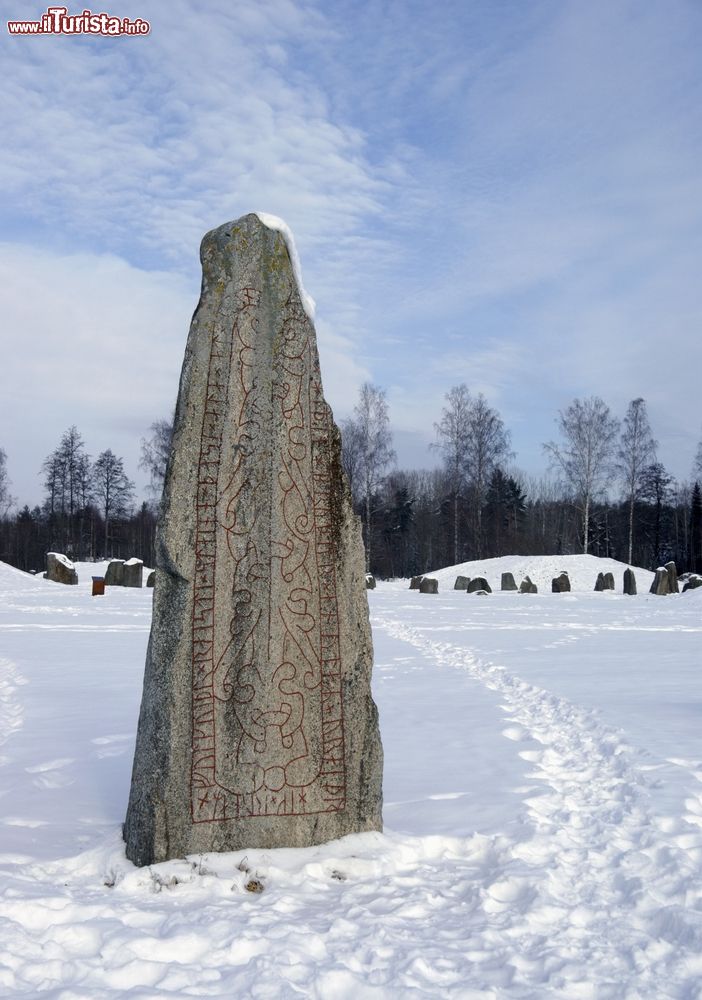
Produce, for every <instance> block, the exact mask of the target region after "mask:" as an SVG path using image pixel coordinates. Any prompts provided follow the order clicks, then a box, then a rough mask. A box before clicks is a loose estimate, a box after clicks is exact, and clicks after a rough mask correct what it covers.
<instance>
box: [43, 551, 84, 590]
mask: <svg viewBox="0 0 702 1000" xmlns="http://www.w3.org/2000/svg"><path fill="white" fill-rule="evenodd" d="M44 578H45V579H46V580H51V581H52V583H66V584H69V585H71V586H73V585H75V584H76V583H78V573H77V572H76V568H75V566H74V565H73V563H72V562H71V560H70V559H69V558H68V557H67V556H64V555H63V553H61V552H47V553H46V573H45V574H44Z"/></svg>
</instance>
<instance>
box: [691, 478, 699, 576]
mask: <svg viewBox="0 0 702 1000" xmlns="http://www.w3.org/2000/svg"><path fill="white" fill-rule="evenodd" d="M690 569H691V570H692V572H693V573H702V489H700V484H699V483H698V482H696V483H695V485H694V486H693V487H692V503H691V504H690Z"/></svg>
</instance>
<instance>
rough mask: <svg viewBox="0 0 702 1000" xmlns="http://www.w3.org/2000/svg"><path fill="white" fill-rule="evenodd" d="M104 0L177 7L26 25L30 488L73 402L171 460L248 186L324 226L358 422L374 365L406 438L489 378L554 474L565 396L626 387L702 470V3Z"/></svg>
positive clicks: (9, 418) (532, 451)
mask: <svg viewBox="0 0 702 1000" xmlns="http://www.w3.org/2000/svg"><path fill="white" fill-rule="evenodd" d="M0 7H1V8H2V18H3V22H4V21H5V20H7V19H14V18H17V17H38V16H39V15H40V14H41V13H42V11H43V10H44V9H45V8H44V7H41V6H40V5H36V6H33V5H32V4H31V3H30V2H27V0H14V2H12V3H10V2H6V0H3V2H2V4H0ZM100 9H103V8H102V7H101V8H100ZM105 9H106V10H107V12H108V13H111V14H116V15H119V16H120V17H124V16H128V17H132V18H136V17H144V18H147V19H149V21H150V22H151V34H150V35H149V36H148V37H145V38H117V39H96V38H92V37H67V36H59V37H44V38H17V37H12V38H10V37H8V36H7V35H6V34H3V36H2V48H3V51H2V58H3V71H4V72H3V77H4V93H3V98H4V99H3V102H2V108H1V109H0V117H1V118H2V135H3V143H2V148H3V151H2V153H0V186H1V188H2V190H3V193H4V194H5V198H4V199H3V203H4V207H3V210H2V230H1V232H0V275H1V280H0V296H1V297H2V301H1V302H0V310H1V311H2V315H3V320H4V321H3V324H2V329H3V333H2V337H3V351H2V357H3V363H2V366H1V367H0V447H3V448H4V449H5V451H6V452H7V455H8V471H9V474H10V477H11V479H12V481H13V485H12V491H13V493H14V494H16V495H17V496H18V498H19V499H20V501H21V502H25V501H28V502H30V503H33V502H37V501H38V500H40V498H41V481H40V477H39V476H38V471H39V468H40V466H41V462H42V460H43V459H44V458H45V456H46V455H47V454H48V453H49V452H50V451H52V450H53V448H54V447H56V445H57V443H58V440H59V438H60V435H61V433H62V432H63V431H64V430H65V429H66V428H67V427H68V426H70V425H71V424H76V425H77V426H78V428H79V429H80V430H81V431H82V433H83V436H84V438H85V440H86V444H87V446H88V450H89V452H90V453H91V454H92V455H93V457H95V456H96V455H97V454H98V453H99V452H100V451H102V450H104V449H105V448H107V447H111V448H112V449H113V450H114V451H115V452H117V453H118V454H121V455H123V456H124V458H125V461H126V465H127V468H128V471H129V472H130V474H131V475H132V476H133V477H134V478H136V479H137V481H138V482H140V483H141V482H142V481H143V476H142V475H141V474H140V473H139V472H138V470H137V460H138V454H139V440H140V438H141V437H142V436H143V435H144V434H145V433H146V431H147V428H148V426H149V424H150V423H151V422H152V421H153V420H155V419H157V418H160V417H162V416H166V415H167V414H168V413H169V411H170V409H171V408H172V405H173V402H174V399H175V393H176V390H177V380H178V375H179V371H180V365H181V361H182V355H183V349H184V345H185V339H186V336H187V330H188V325H189V321H190V317H191V315H192V312H193V309H194V307H195V305H196V302H197V296H198V292H199V279H200V275H199V263H198V247H199V242H200V239H201V237H202V235H203V234H204V233H205V232H206V231H207V230H209V229H211V228H213V227H214V226H217V225H219V224H221V223H223V222H225V221H227V220H228V219H232V218H236V217H237V216H239V215H242V214H244V213H246V212H249V211H264V212H270V213H272V214H275V215H279V216H282V217H283V218H284V219H285V220H286V221H287V222H288V224H289V225H290V226H291V228H292V229H293V232H294V233H295V237H296V241H297V245H298V250H299V253H300V257H301V260H302V267H303V274H304V280H305V285H306V287H307V289H308V290H309V292H310V293H311V294H312V295H313V297H314V298H315V299H316V301H317V330H318V335H319V342H320V356H321V361H322V372H323V378H324V382H325V387H326V391H327V395H328V397H329V399H330V402H331V403H332V406H333V408H334V411H335V414H336V416H337V419H343V417H344V416H347V415H348V414H349V413H350V411H351V409H352V407H353V404H354V402H355V399H356V395H357V392H358V387H359V385H360V384H361V383H362V382H363V381H364V380H371V381H373V382H375V383H376V384H378V385H381V386H383V387H384V388H386V390H387V392H388V399H389V403H390V412H391V419H392V423H393V426H394V429H395V435H396V447H397V451H398V453H399V460H400V464H401V465H403V466H405V467H407V466H414V467H421V466H425V467H426V466H429V465H431V464H432V463H433V462H434V461H435V458H434V456H432V454H430V452H429V450H428V444H429V443H430V442H431V441H432V440H433V436H434V435H433V424H434V422H435V421H436V420H437V419H438V418H439V416H440V412H441V407H442V403H443V395H444V393H445V392H446V391H447V390H448V389H449V388H450V387H451V386H452V385H455V384H457V383H459V382H466V383H467V385H468V386H469V387H470V388H471V389H473V390H475V391H482V392H484V393H485V395H486V396H487V397H488V399H489V400H490V402H491V404H492V405H493V406H495V407H496V408H497V409H498V410H499V411H500V413H501V414H502V416H503V418H504V420H505V423H506V425H507V426H508V427H509V429H510V430H511V432H512V438H513V448H514V450H515V452H516V459H515V464H516V465H517V466H518V467H520V468H521V469H523V470H524V471H525V472H527V473H529V474H539V473H541V472H542V471H544V470H545V468H546V463H545V460H544V457H543V455H542V451H541V445H542V442H544V441H546V440H548V439H549V438H552V437H553V436H554V434H555V430H556V429H555V424H554V419H555V417H556V415H557V412H558V410H559V409H562V408H564V407H565V406H567V405H568V404H569V403H570V402H571V401H572V399H573V398H574V397H576V396H588V395H592V394H597V395H600V396H602V397H603V398H604V399H605V400H606V401H607V402H608V403H609V405H610V406H611V408H612V410H613V411H614V412H615V413H617V414H618V415H619V416H622V415H623V413H624V411H625V409H626V406H627V404H628V402H629V400H631V399H633V398H635V397H637V396H643V397H644V398H645V399H646V400H647V403H648V408H649V416H650V419H651V423H652V425H653V429H654V433H655V435H656V437H657V438H658V440H659V442H660V448H659V457H660V459H661V461H663V462H664V464H665V465H666V466H667V467H668V469H669V470H670V471H671V472H672V473H673V474H674V475H676V476H677V477H679V478H681V479H685V478H687V477H689V475H690V471H691V466H692V460H693V456H694V452H695V448H696V444H697V442H698V441H699V439H700V436H701V435H702V412H701V410H700V405H699V404H700V372H701V371H702V347H701V346H700V344H701V342H702V338H701V337H700V333H699V331H700V326H701V319H702V282H700V277H699V271H700V260H701V259H702V253H701V252H700V251H701V250H702V246H701V244H702V170H701V169H700V164H702V120H701V116H702V111H701V109H702V60H701V59H700V55H699V53H700V52H701V51H702V5H701V4H700V3H699V2H698V0H666V2H662V0H647V2H643V0H636V2H633V0H632V2H629V0H608V2H600V0H588V2H587V3H584V2H582V0H489V2H488V0H485V2H479V0H463V2H447V3H443V4H441V5H436V4H430V3H428V2H426V0H422V2H419V0H405V2H392V0H386V2H382V3H381V2H365V0H348V2H332V0H327V2H325V3H315V2H306V3H297V2H294V0H263V2H262V0H251V2H248V0H247V2H231V0H210V2H208V3H207V4H196V3H194V2H186V0H169V2H167V3H166V2H148V0H145V2H137V0H129V2H122V0H118V2H116V3H115V4H114V5H109V4H108V5H107V6H106V7H105ZM79 10H82V7H80V8H75V9H74V8H72V7H69V12H70V13H78V12H79ZM0 27H1V28H2V30H3V32H4V28H5V26H4V23H3V24H2V25H0Z"/></svg>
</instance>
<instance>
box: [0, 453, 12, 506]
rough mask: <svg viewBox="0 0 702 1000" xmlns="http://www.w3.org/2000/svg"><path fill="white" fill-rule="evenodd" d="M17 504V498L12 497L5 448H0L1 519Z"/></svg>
mask: <svg viewBox="0 0 702 1000" xmlns="http://www.w3.org/2000/svg"><path fill="white" fill-rule="evenodd" d="M14 502H15V498H14V497H13V496H11V495H10V479H9V476H8V475H7V455H6V453H5V451H4V449H3V448H0V517H4V515H5V514H7V512H8V511H9V509H10V507H12V505H13V504H14Z"/></svg>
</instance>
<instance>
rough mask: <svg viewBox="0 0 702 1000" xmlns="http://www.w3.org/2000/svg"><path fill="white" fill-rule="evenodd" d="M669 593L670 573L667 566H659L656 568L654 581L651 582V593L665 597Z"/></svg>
mask: <svg viewBox="0 0 702 1000" xmlns="http://www.w3.org/2000/svg"><path fill="white" fill-rule="evenodd" d="M669 593H670V577H669V575H668V570H667V569H666V568H665V566H659V567H658V569H657V570H656V574H655V576H654V577H653V583H652V584H651V589H650V590H649V594H657V595H658V596H659V597H664V596H665V595H666V594H669Z"/></svg>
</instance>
